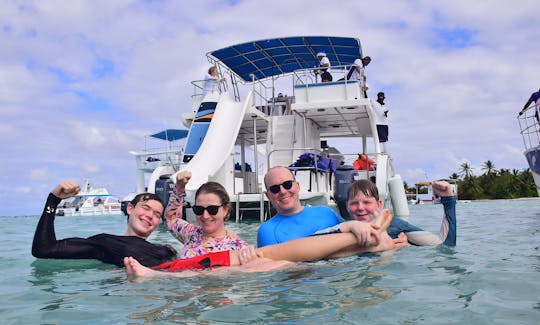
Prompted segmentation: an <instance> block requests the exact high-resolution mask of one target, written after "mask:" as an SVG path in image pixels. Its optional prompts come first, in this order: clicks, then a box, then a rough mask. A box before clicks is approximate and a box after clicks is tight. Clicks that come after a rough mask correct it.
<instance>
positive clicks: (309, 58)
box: [208, 36, 362, 82]
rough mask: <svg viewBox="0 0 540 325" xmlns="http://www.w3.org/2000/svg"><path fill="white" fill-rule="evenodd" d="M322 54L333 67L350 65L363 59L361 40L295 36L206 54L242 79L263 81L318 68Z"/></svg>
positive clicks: (235, 46) (230, 47)
mask: <svg viewBox="0 0 540 325" xmlns="http://www.w3.org/2000/svg"><path fill="white" fill-rule="evenodd" d="M319 52H324V53H326V56H327V57H328V59H329V60H330V63H331V64H332V65H333V66H338V65H351V64H352V63H353V62H354V60H356V59H359V58H362V48H361V46H360V40H359V39H357V38H351V37H333V36H297V37H283V38H274V39H266V40H260V41H253V42H247V43H242V44H237V45H233V46H229V47H226V48H222V49H220V50H216V51H213V52H210V53H208V56H212V57H214V58H215V59H216V60H218V61H221V62H222V63H223V64H224V65H225V66H227V67H228V68H229V69H230V70H232V71H233V72H234V73H236V74H237V75H238V76H239V77H240V78H241V79H242V80H244V81H245V82H249V81H251V80H252V78H251V76H250V75H251V74H253V75H254V76H255V78H256V79H265V78H268V77H272V76H275V75H280V74H286V73H291V72H293V71H295V70H298V69H308V68H313V67H315V66H319V60H318V59H317V53H319Z"/></svg>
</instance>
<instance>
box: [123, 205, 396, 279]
mask: <svg viewBox="0 0 540 325" xmlns="http://www.w3.org/2000/svg"><path fill="white" fill-rule="evenodd" d="M391 220H392V216H391V214H390V212H389V211H388V210H387V209H385V210H384V211H383V213H382V214H381V216H380V218H378V220H377V221H376V222H375V223H374V228H375V229H378V231H379V232H380V236H381V240H380V242H379V243H378V244H377V239H376V238H375V236H373V235H371V236H370V238H369V240H368V242H367V244H366V246H360V245H359V244H358V242H357V238H356V236H354V235H353V234H352V233H350V232H349V233H332V234H326V235H320V236H312V237H303V238H298V239H293V240H290V241H287V242H284V243H280V244H275V245H268V246H265V247H262V248H258V249H255V248H253V247H251V246H250V247H248V248H246V249H242V250H241V251H224V252H218V253H211V254H207V255H204V256H205V259H210V258H211V260H212V263H213V264H210V266H209V265H208V264H209V262H208V261H205V260H201V261H200V262H199V263H198V264H197V263H189V264H186V261H187V260H182V259H179V260H175V261H173V262H169V263H164V264H162V265H159V266H156V267H153V268H147V267H144V266H142V265H141V264H140V263H139V262H138V261H137V260H136V259H134V258H133V257H126V258H125V259H124V264H125V266H126V272H127V273H128V275H134V276H139V277H158V276H161V277H163V276H169V277H186V276H194V275H197V274H200V273H196V272H193V270H195V269H209V268H215V267H223V266H230V268H227V269H224V270H225V271H229V272H230V271H240V272H264V271H271V270H275V269H279V268H283V267H287V266H292V265H294V264H293V263H291V262H303V261H316V260H320V259H332V258H339V257H345V256H352V255H356V254H361V253H367V252H373V253H374V252H382V251H386V250H393V249H397V248H403V247H406V246H407V238H406V237H405V236H401V237H400V240H392V239H391V238H390V236H388V234H387V233H386V229H387V227H388V225H389V224H390V222H391ZM201 257H202V256H201ZM188 260H193V258H190V259H188ZM222 270H223V269H222ZM180 271H183V272H180Z"/></svg>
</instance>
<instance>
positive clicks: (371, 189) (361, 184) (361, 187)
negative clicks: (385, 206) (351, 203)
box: [347, 179, 379, 201]
mask: <svg viewBox="0 0 540 325" xmlns="http://www.w3.org/2000/svg"><path fill="white" fill-rule="evenodd" d="M359 193H362V194H364V195H365V196H366V197H374V198H375V199H376V200H377V201H379V190H378V189H377V186H376V185H375V183H373V182H372V181H368V180H367V179H360V180H357V181H355V182H354V183H352V184H351V186H349V189H348V190H347V201H348V200H350V199H352V198H353V197H355V196H357V195H358V194H359Z"/></svg>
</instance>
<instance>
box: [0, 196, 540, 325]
mask: <svg viewBox="0 0 540 325" xmlns="http://www.w3.org/2000/svg"><path fill="white" fill-rule="evenodd" d="M457 211H458V246H457V247H455V248H444V247H437V248H433V247H409V248H406V249H403V250H399V251H397V252H396V253H395V254H393V255H389V256H383V257H375V256H373V257H362V258H359V257H350V258H345V259H340V260H335V261H330V262H316V263H303V264H301V265H300V266H298V267H296V268H294V269H289V270H281V271H277V272H267V273H258V274H242V275H238V274H232V275H227V276H223V277H213V276H208V275H205V276H200V277H196V278H187V279H153V280H149V281H145V282H134V281H130V280H128V279H127V277H126V275H125V272H124V270H123V269H118V268H115V267H111V266H107V265H105V264H102V263H100V262H96V261H73V260H72V261H68V260H36V259H35V258H34V257H32V256H31V254H30V248H31V241H32V237H33V231H34V228H35V225H36V223H37V221H38V218H37V217H36V216H32V217H1V219H0V220H2V223H3V227H2V229H3V232H4V236H2V239H1V245H0V265H2V272H1V273H0V292H2V304H1V305H0V319H2V323H3V324H126V323H131V324H144V323H155V324H172V323H178V324H215V323H218V324H228V323H249V324H257V323H264V324H282V323H299V324H313V323H317V322H318V323H321V324H359V323H366V324H448V323H456V324H457V323H462V324H538V323H539V322H540V200H523V201H521V200H519V201H489V202H473V203H470V204H458V207H457ZM441 213H442V212H441V207H440V206H438V205H437V206H433V205H421V206H412V207H411V215H412V217H411V218H410V221H411V222H413V223H415V224H417V225H419V226H423V227H424V228H425V229H426V230H430V231H434V232H437V231H438V229H439V225H440V216H441ZM257 226H258V223H255V222H253V223H250V224H246V223H243V224H239V225H236V224H234V223H231V224H229V225H228V227H229V230H231V231H236V232H238V233H239V234H240V235H241V236H242V237H244V238H246V239H247V240H248V241H249V242H250V243H255V234H256V229H257ZM56 229H57V236H58V237H59V238H63V237H70V236H84V237H86V236H89V235H92V234H96V233H99V232H109V233H115V234H121V233H123V231H124V229H125V218H124V217H110V218H107V217H94V218H91V217H80V218H68V217H64V218H57V220H56ZM151 240H152V241H156V242H165V241H167V242H171V243H175V241H174V240H172V238H171V237H169V235H168V233H167V232H166V231H165V230H164V229H160V230H159V231H158V233H157V234H155V235H153V237H152V238H151Z"/></svg>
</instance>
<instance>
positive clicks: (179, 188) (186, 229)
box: [165, 170, 196, 243]
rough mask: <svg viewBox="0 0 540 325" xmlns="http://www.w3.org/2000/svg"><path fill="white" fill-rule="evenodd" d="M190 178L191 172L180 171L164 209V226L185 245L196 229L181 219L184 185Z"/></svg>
mask: <svg viewBox="0 0 540 325" xmlns="http://www.w3.org/2000/svg"><path fill="white" fill-rule="evenodd" d="M190 178H191V172H189V171H186V170H184V171H181V172H178V173H177V174H176V183H175V186H174V188H173V191H172V193H171V196H170V197H169V202H168V203H167V207H166V208H165V226H166V227H167V229H168V230H169V232H170V233H171V234H172V235H173V236H174V237H175V238H176V239H178V240H179V241H180V242H182V243H185V242H186V241H187V240H188V238H189V236H190V234H191V233H192V232H193V231H194V229H195V228H196V227H195V226H193V225H192V224H190V223H189V222H187V221H185V220H184V219H182V216H183V215H182V207H183V205H184V197H185V196H186V184H187V182H189V179H190Z"/></svg>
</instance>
